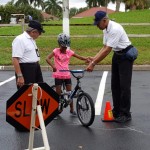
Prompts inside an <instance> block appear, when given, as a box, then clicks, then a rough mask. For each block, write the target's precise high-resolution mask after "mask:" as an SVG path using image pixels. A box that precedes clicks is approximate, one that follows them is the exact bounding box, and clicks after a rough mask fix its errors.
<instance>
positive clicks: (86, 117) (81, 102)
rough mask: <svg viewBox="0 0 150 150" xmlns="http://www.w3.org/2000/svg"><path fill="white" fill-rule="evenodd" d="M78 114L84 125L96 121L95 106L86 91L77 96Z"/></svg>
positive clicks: (86, 125)
mask: <svg viewBox="0 0 150 150" xmlns="http://www.w3.org/2000/svg"><path fill="white" fill-rule="evenodd" d="M76 109H77V115H78V118H79V120H80V122H81V123H82V125H83V126H85V127H88V126H90V125H91V124H92V123H93V122H94V118H95V108H94V103H93V100H92V98H91V96H90V95H89V94H87V93H85V92H83V93H81V94H80V95H79V97H78V98H77V104H76Z"/></svg>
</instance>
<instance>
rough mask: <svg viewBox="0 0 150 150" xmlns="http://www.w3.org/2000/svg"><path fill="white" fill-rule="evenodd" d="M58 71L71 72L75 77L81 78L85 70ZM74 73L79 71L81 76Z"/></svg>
mask: <svg viewBox="0 0 150 150" xmlns="http://www.w3.org/2000/svg"><path fill="white" fill-rule="evenodd" d="M59 71H60V72H71V74H72V75H73V76H74V77H75V78H78V79H80V78H82V77H83V76H84V72H85V71H86V70H59ZM75 73H81V74H82V76H76V75H75Z"/></svg>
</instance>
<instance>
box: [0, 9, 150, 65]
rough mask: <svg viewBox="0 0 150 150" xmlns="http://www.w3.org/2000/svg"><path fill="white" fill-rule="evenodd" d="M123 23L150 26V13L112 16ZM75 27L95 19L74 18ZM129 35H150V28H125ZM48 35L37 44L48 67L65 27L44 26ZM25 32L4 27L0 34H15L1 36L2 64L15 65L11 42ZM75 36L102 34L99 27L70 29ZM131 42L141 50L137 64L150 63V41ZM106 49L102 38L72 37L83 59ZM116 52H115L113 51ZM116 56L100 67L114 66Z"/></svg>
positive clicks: (43, 61) (43, 62)
mask: <svg viewBox="0 0 150 150" xmlns="http://www.w3.org/2000/svg"><path fill="white" fill-rule="evenodd" d="M109 17H110V18H111V19H115V20H116V21H117V22H120V23H150V10H142V11H132V12H126V13H122V12H121V13H115V14H111V15H109ZM48 23H50V24H56V23H57V24H61V23H62V21H51V22H48ZM70 23H71V24H80V23H81V24H83V23H84V24H92V23H93V17H88V18H82V19H70ZM124 28H125V30H126V32H127V34H150V26H131V25H129V26H124ZM44 29H45V31H46V33H44V34H43V35H44V37H40V38H38V39H37V45H38V47H39V49H40V54H41V62H40V63H41V65H47V63H46V61H45V58H46V56H47V55H48V54H49V53H50V52H52V50H53V49H54V48H55V47H58V44H57V38H56V37H51V36H52V35H55V36H57V35H58V34H59V33H61V32H62V27H61V26H44ZM21 32H22V27H21V26H20V27H19V26H15V27H0V35H14V37H12V36H2V37H0V56H1V59H0V65H11V64H12V63H11V43H12V41H13V39H14V38H15V36H17V35H18V34H20V33H21ZM70 34H71V36H72V35H97V34H102V31H100V30H99V29H98V28H97V27H95V26H70ZM130 40H131V42H132V43H133V45H134V46H135V47H137V49H138V51H139V56H138V59H137V60H136V61H135V64H150V52H149V49H150V38H142V37H140V38H130ZM101 47H102V38H73V37H72V38H71V49H72V50H74V51H75V52H76V53H77V54H80V55H82V56H94V55H95V54H96V53H97V52H98V51H99V50H100V48H101ZM112 53H113V52H112ZM112 53H111V54H110V55H109V56H107V57H106V59H104V60H103V61H102V62H101V63H100V64H111V57H112ZM71 64H84V62H83V61H79V60H77V59H74V58H73V59H71Z"/></svg>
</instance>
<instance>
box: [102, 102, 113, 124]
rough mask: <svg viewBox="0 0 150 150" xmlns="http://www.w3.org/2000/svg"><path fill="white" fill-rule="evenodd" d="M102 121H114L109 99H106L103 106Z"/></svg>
mask: <svg viewBox="0 0 150 150" xmlns="http://www.w3.org/2000/svg"><path fill="white" fill-rule="evenodd" d="M102 121H103V122H112V121H114V117H113V113H112V109H111V104H110V102H109V101H106V106H105V112H104V118H102Z"/></svg>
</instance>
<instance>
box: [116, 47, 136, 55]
mask: <svg viewBox="0 0 150 150" xmlns="http://www.w3.org/2000/svg"><path fill="white" fill-rule="evenodd" d="M132 47H133V45H129V46H127V47H126V48H125V49H122V50H120V51H115V53H116V54H118V55H121V54H125V53H126V52H127V51H128V50H129V49H131V48H132Z"/></svg>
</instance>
